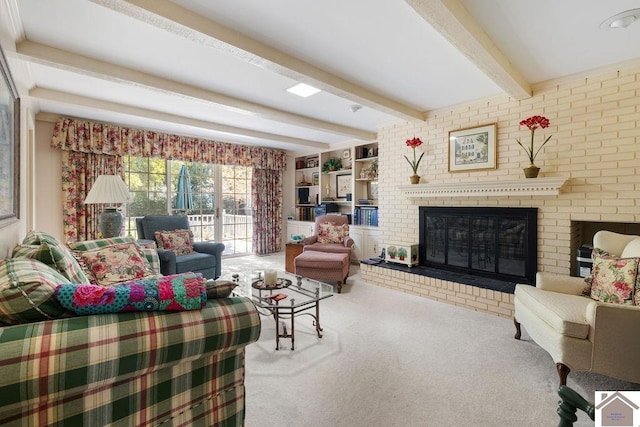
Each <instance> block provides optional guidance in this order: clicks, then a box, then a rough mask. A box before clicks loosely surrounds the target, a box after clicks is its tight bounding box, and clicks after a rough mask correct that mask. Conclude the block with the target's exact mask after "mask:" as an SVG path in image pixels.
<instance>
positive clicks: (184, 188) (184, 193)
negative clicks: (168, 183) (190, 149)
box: [175, 165, 193, 210]
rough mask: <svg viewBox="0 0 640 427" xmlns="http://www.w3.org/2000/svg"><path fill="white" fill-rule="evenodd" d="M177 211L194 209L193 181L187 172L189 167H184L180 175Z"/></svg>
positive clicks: (177, 189) (177, 190) (177, 191)
mask: <svg viewBox="0 0 640 427" xmlns="http://www.w3.org/2000/svg"><path fill="white" fill-rule="evenodd" d="M175 207H176V209H180V210H189V209H193V194H192V193H191V180H190V179H189V173H188V172H187V165H182V167H181V168H180V174H178V185H177V188H176V204H175Z"/></svg>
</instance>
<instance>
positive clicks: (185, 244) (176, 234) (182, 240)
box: [153, 230, 193, 256]
mask: <svg viewBox="0 0 640 427" xmlns="http://www.w3.org/2000/svg"><path fill="white" fill-rule="evenodd" d="M153 237H155V239H156V242H157V243H158V247H159V248H161V249H167V250H170V251H172V252H173V253H175V254H176V256H180V255H189V254H190V253H193V233H191V230H173V231H165V230H159V231H156V232H155V233H154V236H153Z"/></svg>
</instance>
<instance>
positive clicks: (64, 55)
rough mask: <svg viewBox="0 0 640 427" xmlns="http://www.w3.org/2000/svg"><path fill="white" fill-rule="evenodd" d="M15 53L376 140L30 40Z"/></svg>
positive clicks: (226, 107) (266, 116)
mask: <svg viewBox="0 0 640 427" xmlns="http://www.w3.org/2000/svg"><path fill="white" fill-rule="evenodd" d="M16 53H17V54H18V56H19V57H20V58H21V59H23V60H25V61H29V62H33V63H38V64H42V65H45V66H49V67H54V68H58V69H61V70H65V71H71V72H74V73H78V74H82V75H86V76H90V77H94V78H99V79H102V80H105V81H110V82H116V83H119V84H124V85H131V86H136V87H143V88H145V89H149V90H153V91H157V92H160V93H165V94H169V95H172V96H180V97H183V98H188V99H192V100H196V101H199V102H204V103H209V104H213V105H215V106H216V107H219V108H222V109H224V110H227V111H232V112H235V113H241V114H246V115H250V116H252V117H260V118H263V119H267V120H273V121H276V122H280V123H287V124H290V125H294V126H300V127H304V128H308V129H314V130H318V131H321V132H328V133H334V134H340V135H344V136H349V137H353V138H355V139H359V140H374V139H375V138H376V137H377V135H376V133H375V132H369V131H366V130H362V129H357V128H353V127H349V126H343V125H339V124H336V123H331V122H327V121H323V120H318V119H314V118H311V117H307V116H303V115H300V114H294V113H290V112H287V111H283V110H278V109H276V108H271V107H267V106H265V105H261V104H256V103H253V102H249V101H245V100H243V99H239V98H234V97H231V96H228V95H223V94H221V93H217V92H212V91H207V90H204V89H202V88H199V87H195V86H191V85H187V84H184V83H180V82H176V81H173V80H168V79H165V78H162V77H158V76H155V75H151V74H147V73H143V72H140V71H136V70H132V69H130V68H125V67H121V66H118V65H115V64H111V63H107V62H104V61H99V60H97V59H94V58H89V57H86V56H82V55H78V54H75V53H72V52H68V51H64V50H61V49H56V48H53V47H50V46H46V45H43V44H39V43H34V42H30V41H23V42H20V43H18V44H17V45H16Z"/></svg>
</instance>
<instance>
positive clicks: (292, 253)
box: [285, 243, 304, 274]
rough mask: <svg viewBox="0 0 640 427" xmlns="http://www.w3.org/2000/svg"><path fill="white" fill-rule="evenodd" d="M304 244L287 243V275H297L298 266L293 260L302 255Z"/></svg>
mask: <svg viewBox="0 0 640 427" xmlns="http://www.w3.org/2000/svg"><path fill="white" fill-rule="evenodd" d="M303 246H304V245H303V244H302V243H287V244H286V248H285V259H286V260H285V270H286V271H287V273H293V274H295V273H296V266H295V264H294V263H293V260H294V259H295V258H296V257H297V256H298V255H300V254H301V253H302V248H303Z"/></svg>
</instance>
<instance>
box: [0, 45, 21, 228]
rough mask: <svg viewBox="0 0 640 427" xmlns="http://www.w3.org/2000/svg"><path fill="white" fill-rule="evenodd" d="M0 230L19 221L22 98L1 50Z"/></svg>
mask: <svg viewBox="0 0 640 427" xmlns="http://www.w3.org/2000/svg"><path fill="white" fill-rule="evenodd" d="M0 74H2V78H1V79H0V182H2V185H0V227H3V226H5V225H8V224H10V223H11V222H14V221H15V220H17V219H18V215H19V207H20V98H18V90H17V88H16V85H15V83H14V82H13V78H12V76H11V72H10V70H9V65H8V63H7V60H6V58H5V56H4V52H3V51H2V48H0Z"/></svg>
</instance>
